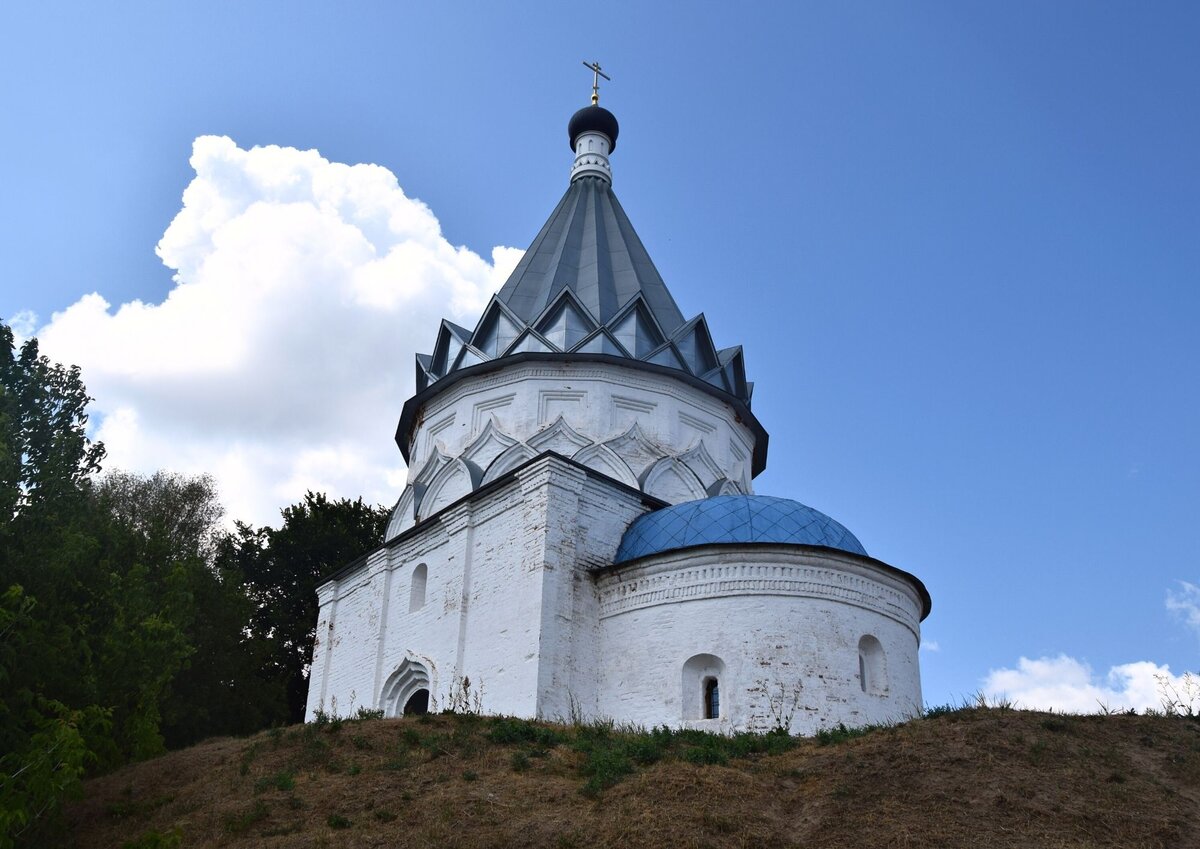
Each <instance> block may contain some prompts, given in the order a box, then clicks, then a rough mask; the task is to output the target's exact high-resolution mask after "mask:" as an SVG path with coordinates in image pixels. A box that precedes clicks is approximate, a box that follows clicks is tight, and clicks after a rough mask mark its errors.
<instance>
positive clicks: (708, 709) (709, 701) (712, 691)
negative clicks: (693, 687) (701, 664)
mask: <svg viewBox="0 0 1200 849" xmlns="http://www.w3.org/2000/svg"><path fill="white" fill-rule="evenodd" d="M720 716H721V685H720V683H719V682H718V681H717V679H716V678H705V679H704V718H705V719H718V718H719V717H720Z"/></svg>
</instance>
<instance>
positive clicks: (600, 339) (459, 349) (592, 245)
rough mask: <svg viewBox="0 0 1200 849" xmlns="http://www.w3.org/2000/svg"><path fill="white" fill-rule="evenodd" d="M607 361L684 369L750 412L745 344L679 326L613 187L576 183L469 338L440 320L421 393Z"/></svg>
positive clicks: (701, 327) (699, 319) (594, 181)
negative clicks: (474, 371) (544, 361)
mask: <svg viewBox="0 0 1200 849" xmlns="http://www.w3.org/2000/svg"><path fill="white" fill-rule="evenodd" d="M539 352H540V353H561V354H570V353H580V354H604V355H608V356H613V357H621V358H626V359H631V360H637V361H641V362H646V363H653V364H655V365H659V366H665V367H667V368H671V369H677V370H679V371H683V372H685V373H687V374H689V375H692V376H694V377H697V378H699V379H701V380H703V381H705V382H706V383H708V384H710V385H712V386H714V387H716V388H717V389H719V390H721V391H723V392H726V393H728V394H730V395H733V396H734V397H736V398H738V399H739V400H741V401H744V402H746V403H747V404H749V401H750V396H751V393H752V391H753V384H751V383H748V382H747V381H746V371H745V365H744V362H743V357H742V349H741V346H737V347H733V348H724V349H722V350H717V348H716V347H715V346H714V345H713V341H712V336H711V335H710V334H709V331H708V323H707V322H706V321H705V319H704V316H703V315H699V316H696V317H695V318H693V319H691V320H690V321H685V320H684V318H683V314H682V313H681V312H680V311H679V307H678V306H676V304H675V299H674V298H673V297H671V293H670V292H669V291H668V290H667V287H666V284H665V283H663V280H662V277H660V276H659V273H658V270H657V269H656V268H655V267H654V263H653V262H652V261H651V260H650V256H649V254H648V253H647V252H646V249H645V247H644V246H643V245H642V241H641V239H639V238H638V235H637V233H636V232H635V231H634V229H633V225H632V224H631V223H630V222H629V218H628V216H626V214H625V210H623V209H622V208H621V204H620V203H619V202H618V201H617V198H616V195H614V194H613V191H612V187H611V185H610V184H609V183H608V182H607V181H605V180H601V179H598V178H594V177H584V178H580V179H576V180H575V181H574V182H572V183H571V185H570V187H569V188H568V189H567V192H566V194H565V195H564V196H563V199H562V200H561V201H560V202H559V204H558V206H557V207H556V208H555V210H554V212H553V213H552V214H551V216H550V219H549V220H548V221H547V222H546V224H545V226H543V227H542V229H541V232H539V233H538V235H537V238H535V239H534V240H533V244H532V245H530V247H529V250H528V251H526V253H525V256H524V257H523V258H522V260H521V262H520V263H519V264H518V265H517V267H516V269H514V271H513V273H512V275H510V276H509V278H508V281H507V282H506V283H505V284H504V286H503V288H501V290H500V291H499V292H498V293H497V294H496V295H495V296H494V297H493V298H492V300H491V302H490V303H489V304H488V306H487V309H485V310H484V312H483V317H482V318H480V320H479V323H478V324H477V325H476V326H475V329H474V330H468V329H466V328H464V327H459V326H458V325H456V324H453V323H451V322H449V321H443V322H442V326H441V328H440V329H439V331H438V337H437V342H436V343H435V344H434V349H433V353H432V354H429V355H426V354H418V355H417V391H418V392H420V391H423V390H424V389H426V388H427V387H429V386H431V385H433V384H434V383H436V382H437V381H439V380H441V379H442V378H444V377H446V376H447V375H449V374H451V373H453V372H455V371H458V370H459V369H463V368H467V367H469V366H473V365H478V364H479V363H484V362H487V361H489V360H497V359H500V358H502V357H505V356H509V355H512V354H521V353H539Z"/></svg>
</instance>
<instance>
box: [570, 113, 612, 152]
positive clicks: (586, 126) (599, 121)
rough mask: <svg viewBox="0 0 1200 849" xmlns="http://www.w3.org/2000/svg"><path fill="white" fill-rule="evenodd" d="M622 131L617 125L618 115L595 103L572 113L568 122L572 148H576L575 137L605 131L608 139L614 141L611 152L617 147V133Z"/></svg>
mask: <svg viewBox="0 0 1200 849" xmlns="http://www.w3.org/2000/svg"><path fill="white" fill-rule="evenodd" d="M620 131H621V128H620V126H618V125H617V116H616V115H614V114H613V113H611V112H609V111H608V110H607V109H605V108H604V107H603V106H597V105H596V104H594V103H593V104H592V105H591V106H585V107H583V108H582V109H580V110H579V111H578V112H576V113H575V114H574V115H572V116H571V120H570V122H569V123H568V124H567V136H568V137H569V138H570V140H571V150H575V139H577V138H579V137H580V136H581V135H582V134H584V133H588V132H593V133H604V135H606V136H608V140H609V141H610V142H612V148H611V150H610V151H609V152H610V153H611V152H612V151H613V150H616V149H617V133H619V132H620Z"/></svg>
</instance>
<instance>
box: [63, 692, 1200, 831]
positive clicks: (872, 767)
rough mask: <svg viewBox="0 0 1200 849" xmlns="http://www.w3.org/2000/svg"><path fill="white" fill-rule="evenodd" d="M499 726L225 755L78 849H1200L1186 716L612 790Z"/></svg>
mask: <svg viewBox="0 0 1200 849" xmlns="http://www.w3.org/2000/svg"><path fill="white" fill-rule="evenodd" d="M491 727H492V726H491V720H488V719H481V718H478V717H456V716H438V717H429V718H425V720H424V721H421V720H413V719H406V720H376V721H366V722H356V723H346V724H344V725H342V726H341V727H340V729H337V730H334V729H333V727H332V726H326V727H324V728H317V727H314V726H302V727H297V728H292V729H287V730H284V731H275V732H271V733H263V734H259V735H257V736H255V737H253V738H250V739H246V740H231V739H221V740H212V741H209V742H207V743H204V744H201V745H199V746H196V747H194V748H192V749H188V750H185V751H180V752H174V753H171V754H168V755H166V756H164V757H161V758H158V759H156V760H153V761H148V762H146V763H141V764H137V765H134V766H131V767H128V768H126V769H123V770H120V771H119V772H115V773H113V774H111V775H107V776H103V777H101V778H97V779H94V780H92V781H89V782H88V783H87V784H86V788H85V796H84V798H83V799H82V800H81V801H79V802H77V803H75V804H73V805H72V806H71V807H69V809H68V811H67V823H68V829H69V832H70V833H69V835H68V836H66V837H64V839H63V845H64V846H74V847H78V849H91V847H97V849H98V848H99V847H104V849H109V847H121V846H122V844H123V843H124V842H126V841H131V840H135V839H139V838H142V837H145V836H147V835H153V834H155V833H158V834H163V835H165V834H170V833H171V832H172V830H174V829H178V832H179V834H180V835H181V836H182V841H181V843H180V845H181V846H183V847H204V849H207V847H218V846H221V847H226V846H228V847H259V846H261V847H385V846H386V847H404V846H447V847H463V848H464V849H467V848H468V847H470V849H475V847H560V849H566V847H607V846H613V847H616V846H621V847H624V846H663V847H676V846H677V847H726V846H728V847H743V846H745V847H750V846H754V847H775V846H803V847H807V848H808V849H821V847H835V846H836V847H848V846H849V847H877V846H878V847H882V846H888V847H897V846H921V847H939V846H944V847H967V846H972V847H974V846H986V847H1027V846H1028V847H1033V846H1036V847H1051V848H1053V847H1090V846H1120V847H1185V846H1200V723H1198V722H1197V721H1195V720H1191V719H1185V718H1180V717H1141V716H1086V717H1076V716H1058V715H1051V714H1045V713H1033V712H1021V711H1012V710H997V709H980V708H972V709H964V710H959V711H955V712H952V713H949V714H947V715H943V716H939V717H936V718H932V719H921V720H916V721H913V722H910V723H907V724H905V725H901V726H896V727H893V728H884V729H878V730H875V731H872V732H871V733H869V734H867V735H865V736H861V737H856V738H853V739H848V740H844V741H841V742H836V743H833V744H829V745H822V744H821V743H820V742H819V741H817V740H802V741H799V742H798V743H797V744H796V745H795V747H794V748H792V749H791V750H790V751H786V752H783V753H781V754H775V755H753V756H749V757H745V758H738V757H734V758H731V759H729V760H728V762H727V763H726V764H724V765H701V764H695V763H689V762H686V761H684V760H681V759H679V758H678V757H674V756H668V757H667V758H665V759H663V760H661V761H659V762H657V763H653V764H651V765H649V766H637V767H636V769H635V771H634V772H633V773H632V774H630V775H628V776H626V777H625V778H624V779H623V780H620V781H619V782H618V783H616V784H615V785H614V786H611V787H608V788H607V789H604V790H602V791H600V792H598V793H596V792H591V793H585V792H581V791H582V790H583V788H584V787H585V783H586V780H587V779H586V778H585V777H584V776H583V775H582V774H581V771H580V770H581V767H582V765H583V761H584V758H585V755H584V754H583V753H581V752H580V751H577V750H576V749H575V748H573V747H572V746H571V745H569V744H563V745H557V746H540V747H539V746H538V745H536V744H531V743H522V744H516V743H511V744H507V743H503V744H502V743H493V742H490V741H489V740H488V739H487V732H488V730H489V728H491ZM563 733H566V734H571V733H573V732H563ZM617 739H620V738H619V735H618V738H617ZM146 845H149V844H146Z"/></svg>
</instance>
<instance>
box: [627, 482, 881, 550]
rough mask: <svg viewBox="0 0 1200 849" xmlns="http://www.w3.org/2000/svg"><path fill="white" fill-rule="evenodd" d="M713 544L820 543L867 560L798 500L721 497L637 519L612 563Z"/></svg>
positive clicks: (850, 539)
mask: <svg viewBox="0 0 1200 849" xmlns="http://www.w3.org/2000/svg"><path fill="white" fill-rule="evenodd" d="M712 543H790V544H799V545H821V546H825V547H826V548H836V549H840V550H841V551H846V552H849V553H851V554H861V555H863V556H864V557H866V556H867V551H866V549H865V548H863V546H862V543H860V542H859V541H858V539H857V538H856V537H855V536H854V534H852V533H850V531H849V530H847V529H846V528H845V527H844V526H843V525H841V524H840V523H839V522H836V521H834V520H833V519H831V518H829V517H828V516H826V515H825V514H824V513H822V512H821V511H819V510H814V509H813V508H811V507H808V506H806V505H804V504H801V503H800V502H798V501H792V500H791V499H790V498H774V497H772V496H768V495H719V496H716V497H714V498H705V499H702V500H700V501H687V502H684V503H682V504H675V505H673V506H670V507H664V508H662V509H661V510H655V511H654V512H653V513H647V514H646V515H644V516H640V517H639V518H638V519H637V520H635V521H634V523H633V524H632V525H630V526H629V529H628V530H626V531H625V535H624V536H623V537H622V538H621V545H620V547H619V548H618V549H617V556H616V559H615V562H616V563H624V562H625V561H627V560H634V559H637V558H639V557H645V556H647V555H650V554H658V553H661V552H664V551H673V550H675V549H679V548H690V547H691V546H694V545H707V544H712Z"/></svg>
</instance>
